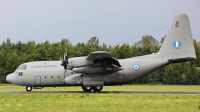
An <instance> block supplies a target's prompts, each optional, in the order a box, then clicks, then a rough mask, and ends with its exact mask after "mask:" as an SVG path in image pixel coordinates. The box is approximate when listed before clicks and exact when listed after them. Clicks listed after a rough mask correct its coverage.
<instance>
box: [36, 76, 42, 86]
mask: <svg viewBox="0 0 200 112" xmlns="http://www.w3.org/2000/svg"><path fill="white" fill-rule="evenodd" d="M35 84H36V85H41V76H35Z"/></svg>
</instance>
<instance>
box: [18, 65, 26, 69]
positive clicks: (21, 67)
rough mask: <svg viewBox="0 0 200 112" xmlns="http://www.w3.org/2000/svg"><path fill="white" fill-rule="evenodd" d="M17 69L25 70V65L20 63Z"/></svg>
mask: <svg viewBox="0 0 200 112" xmlns="http://www.w3.org/2000/svg"><path fill="white" fill-rule="evenodd" d="M18 69H19V70H26V65H21V66H19V68H18Z"/></svg>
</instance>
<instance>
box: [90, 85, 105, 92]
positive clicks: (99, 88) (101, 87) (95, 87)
mask: <svg viewBox="0 0 200 112" xmlns="http://www.w3.org/2000/svg"><path fill="white" fill-rule="evenodd" d="M92 89H93V90H94V92H101V90H102V89H103V86H94V87H92Z"/></svg>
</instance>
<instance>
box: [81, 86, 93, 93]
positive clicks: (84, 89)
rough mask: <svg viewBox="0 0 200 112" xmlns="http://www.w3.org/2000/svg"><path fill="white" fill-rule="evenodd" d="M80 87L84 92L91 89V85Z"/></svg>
mask: <svg viewBox="0 0 200 112" xmlns="http://www.w3.org/2000/svg"><path fill="white" fill-rule="evenodd" d="M82 89H83V91H84V92H91V91H92V87H90V86H82Z"/></svg>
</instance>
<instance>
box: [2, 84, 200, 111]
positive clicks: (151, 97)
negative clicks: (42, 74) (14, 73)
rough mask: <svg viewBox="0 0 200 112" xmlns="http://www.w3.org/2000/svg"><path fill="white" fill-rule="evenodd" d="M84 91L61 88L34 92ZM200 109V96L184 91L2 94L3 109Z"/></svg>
mask: <svg viewBox="0 0 200 112" xmlns="http://www.w3.org/2000/svg"><path fill="white" fill-rule="evenodd" d="M4 90H6V91H8V90H10V91H18V90H20V91H21V90H22V91H25V87H19V86H13V85H11V86H9V85H6V86H1V85H0V91H4ZM48 90H51V91H75V90H76V91H82V90H81V88H80V87H58V88H44V89H42V90H38V89H35V90H33V91H48ZM143 90H145V91H146V90H147V91H148V90H149V91H151V90H152V91H153V90H156V91H200V86H167V85H130V86H129V85H125V86H108V87H104V89H103V91H143ZM80 111H81V112H88V111H90V112H104V111H105V112H122V111H123V112H133V111H134V112H156V111H158V112H163V111H165V112H199V111H200V95H184V94H98V93H93V94H89V93H83V94H70V93H69V94H65V93H57V94H48V93H47V94H44V93H43V94H39V93H38V94H0V112H80Z"/></svg>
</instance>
